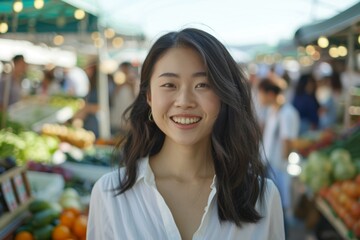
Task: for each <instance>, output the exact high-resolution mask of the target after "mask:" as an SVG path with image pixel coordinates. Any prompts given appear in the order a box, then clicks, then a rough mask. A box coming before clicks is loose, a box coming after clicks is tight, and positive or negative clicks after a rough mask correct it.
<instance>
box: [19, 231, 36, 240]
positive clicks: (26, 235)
mask: <svg viewBox="0 0 360 240" xmlns="http://www.w3.org/2000/svg"><path fill="white" fill-rule="evenodd" d="M15 240H34V237H33V235H32V234H31V233H30V232H28V231H21V232H19V233H17V234H16V236H15Z"/></svg>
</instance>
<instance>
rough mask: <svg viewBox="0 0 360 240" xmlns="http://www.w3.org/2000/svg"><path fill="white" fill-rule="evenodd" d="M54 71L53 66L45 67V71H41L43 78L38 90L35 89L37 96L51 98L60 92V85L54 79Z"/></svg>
mask: <svg viewBox="0 0 360 240" xmlns="http://www.w3.org/2000/svg"><path fill="white" fill-rule="evenodd" d="M54 71H55V66H54V65H47V66H45V69H44V71H43V73H44V77H43V79H42V81H41V84H40V86H39V88H38V89H37V94H40V95H44V96H51V95H54V94H59V93H61V92H62V89H61V85H60V83H59V82H58V81H57V79H56V78H55V75H54Z"/></svg>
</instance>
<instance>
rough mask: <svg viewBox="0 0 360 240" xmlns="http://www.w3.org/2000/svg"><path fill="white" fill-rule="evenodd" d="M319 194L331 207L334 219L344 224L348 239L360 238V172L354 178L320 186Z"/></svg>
mask: <svg viewBox="0 0 360 240" xmlns="http://www.w3.org/2000/svg"><path fill="white" fill-rule="evenodd" d="M319 195H320V198H321V199H323V200H325V202H326V203H327V205H328V206H327V207H328V208H330V209H331V213H332V215H333V217H334V218H335V220H336V221H340V222H341V223H342V224H343V225H344V226H345V229H346V231H345V232H346V233H345V235H347V237H348V238H349V239H353V238H354V237H357V238H360V174H359V175H357V177H356V178H355V179H352V180H346V181H338V182H335V183H334V184H332V185H331V186H329V187H325V188H322V189H321V190H320V192H319Z"/></svg>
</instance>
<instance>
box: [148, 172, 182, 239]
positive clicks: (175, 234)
mask: <svg viewBox="0 0 360 240" xmlns="http://www.w3.org/2000/svg"><path fill="white" fill-rule="evenodd" d="M149 170H150V169H147V174H146V175H145V176H146V177H145V182H146V183H147V184H148V185H149V186H150V187H151V188H152V189H153V190H154V192H155V196H156V202H157V205H158V207H159V210H160V214H161V218H162V221H163V223H164V228H165V231H166V235H167V238H166V239H172V240H181V235H180V232H179V229H178V228H177V226H176V223H175V220H174V217H173V216H172V213H171V211H170V209H169V207H168V206H167V204H166V202H165V200H164V198H163V197H162V196H161V194H160V192H159V191H158V190H157V188H156V184H155V177H154V174H152V172H151V170H150V172H149Z"/></svg>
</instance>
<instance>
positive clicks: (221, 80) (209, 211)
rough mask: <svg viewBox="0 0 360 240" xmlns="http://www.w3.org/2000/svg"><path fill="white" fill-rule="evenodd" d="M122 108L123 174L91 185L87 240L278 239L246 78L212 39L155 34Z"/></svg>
mask: <svg viewBox="0 0 360 240" xmlns="http://www.w3.org/2000/svg"><path fill="white" fill-rule="evenodd" d="M128 111H129V112H130V114H129V119H128V121H129V123H130V125H131V129H130V130H129V132H128V134H127V136H126V137H125V138H124V139H123V140H122V141H121V142H120V143H119V146H120V147H121V150H122V151H123V158H122V161H123V162H121V164H120V165H121V166H125V167H122V168H120V169H119V171H116V172H113V173H110V174H107V175H105V176H103V177H102V178H101V179H99V181H98V182H97V183H96V184H95V186H94V188H93V192H92V194H91V201H90V212H89V225H88V232H87V238H88V239H221V238H223V239H239V238H242V239H284V228H283V225H282V222H283V219H282V210H281V204H280V198H279V193H278V191H277V189H276V187H275V186H274V184H273V183H272V182H271V180H267V179H266V178H265V176H264V174H265V170H264V166H263V164H262V162H261V160H260V156H259V142H260V131H259V127H258V125H257V123H256V120H255V117H254V114H253V107H252V105H251V95H250V89H249V85H248V81H247V79H246V78H245V77H244V74H243V73H242V71H241V70H240V69H239V68H238V66H237V64H236V62H235V61H234V59H233V58H232V57H231V55H230V54H229V52H228V51H227V50H226V48H225V47H224V45H223V44H222V43H220V42H219V41H218V40H217V39H216V38H215V37H213V36H212V35H210V34H208V33H206V32H204V31H201V30H198V29H192V28H188V29H184V30H182V31H180V32H171V33H168V34H165V35H164V36H162V37H160V38H159V39H158V40H157V41H156V42H155V43H154V45H153V46H152V48H151V49H150V51H149V54H148V56H147V57H146V59H145V61H144V64H143V67H142V71H141V85H140V93H139V95H138V97H137V99H136V100H135V102H134V103H133V105H132V106H131V107H130V108H129V109H128ZM125 115H126V113H125Z"/></svg>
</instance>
